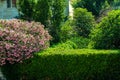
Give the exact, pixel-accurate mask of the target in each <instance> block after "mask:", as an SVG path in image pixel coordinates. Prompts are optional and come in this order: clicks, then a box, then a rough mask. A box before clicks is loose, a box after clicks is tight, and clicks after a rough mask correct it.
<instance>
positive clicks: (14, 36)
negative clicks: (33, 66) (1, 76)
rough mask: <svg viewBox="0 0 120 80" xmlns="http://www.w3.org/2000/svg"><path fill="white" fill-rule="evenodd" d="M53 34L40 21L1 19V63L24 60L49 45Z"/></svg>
mask: <svg viewBox="0 0 120 80" xmlns="http://www.w3.org/2000/svg"><path fill="white" fill-rule="evenodd" d="M50 38H51V36H50V35H49V34H48V31H46V30H45V29H44V26H43V25H41V24H40V23H38V22H27V21H21V20H16V19H14V20H0V65H4V64H6V63H10V64H13V63H16V62H22V61H23V60H25V59H28V58H30V57H32V54H33V53H35V52H38V51H41V50H43V49H45V48H47V47H48V46H49V40H50Z"/></svg>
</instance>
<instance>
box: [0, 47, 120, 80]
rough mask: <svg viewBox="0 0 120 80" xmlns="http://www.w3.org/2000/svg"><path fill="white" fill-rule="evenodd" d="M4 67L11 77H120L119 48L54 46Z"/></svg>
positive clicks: (62, 79) (80, 79)
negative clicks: (101, 48)
mask: <svg viewBox="0 0 120 80" xmlns="http://www.w3.org/2000/svg"><path fill="white" fill-rule="evenodd" d="M11 67H12V68H11ZM6 69H9V70H6ZM2 70H3V72H4V74H6V75H7V74H8V75H7V77H8V78H9V79H8V80H19V78H26V80H120V75H119V74H120V50H89V49H78V50H70V49H68V50H64V49H62V50H56V49H55V48H52V49H48V50H46V51H44V52H42V53H39V54H37V55H35V57H34V58H32V59H29V60H26V61H25V62H24V63H22V64H15V65H10V66H9V67H8V65H7V66H3V67H2ZM7 71H9V72H7ZM16 72H18V73H17V75H16ZM14 73H15V75H14ZM10 74H12V75H10ZM14 76H17V77H14Z"/></svg>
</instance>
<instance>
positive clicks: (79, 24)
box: [73, 8, 95, 37]
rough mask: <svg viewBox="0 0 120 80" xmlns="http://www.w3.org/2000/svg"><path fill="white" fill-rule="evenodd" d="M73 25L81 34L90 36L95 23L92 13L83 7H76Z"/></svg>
mask: <svg viewBox="0 0 120 80" xmlns="http://www.w3.org/2000/svg"><path fill="white" fill-rule="evenodd" d="M73 20H74V22H73V25H74V26H75V30H76V31H77V33H78V35H79V36H83V37H88V35H89V33H90V31H91V29H92V28H93V27H94V25H95V21H94V17H93V16H92V13H90V12H88V11H87V10H86V9H83V8H76V9H75V11H74V16H73Z"/></svg>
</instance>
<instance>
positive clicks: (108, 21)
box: [89, 10, 120, 49]
mask: <svg viewBox="0 0 120 80" xmlns="http://www.w3.org/2000/svg"><path fill="white" fill-rule="evenodd" d="M89 47H90V48H97V49H113V48H114V49H120V10H113V11H111V12H110V13H109V14H108V16H107V17H105V18H103V20H102V22H101V23H99V24H98V26H97V27H96V28H95V29H93V30H92V33H91V41H90V44H89Z"/></svg>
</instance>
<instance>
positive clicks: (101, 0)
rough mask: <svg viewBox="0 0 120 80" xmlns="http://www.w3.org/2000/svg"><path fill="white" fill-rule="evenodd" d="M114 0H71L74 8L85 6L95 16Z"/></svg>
mask: <svg viewBox="0 0 120 80" xmlns="http://www.w3.org/2000/svg"><path fill="white" fill-rule="evenodd" d="M114 1H115V0H73V3H72V4H73V7H74V8H80V7H81V8H86V9H87V10H88V11H90V12H92V14H93V15H95V16H96V17H97V16H99V14H100V12H101V10H103V9H107V8H109V7H110V6H111V4H112V3H113V2H114Z"/></svg>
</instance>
